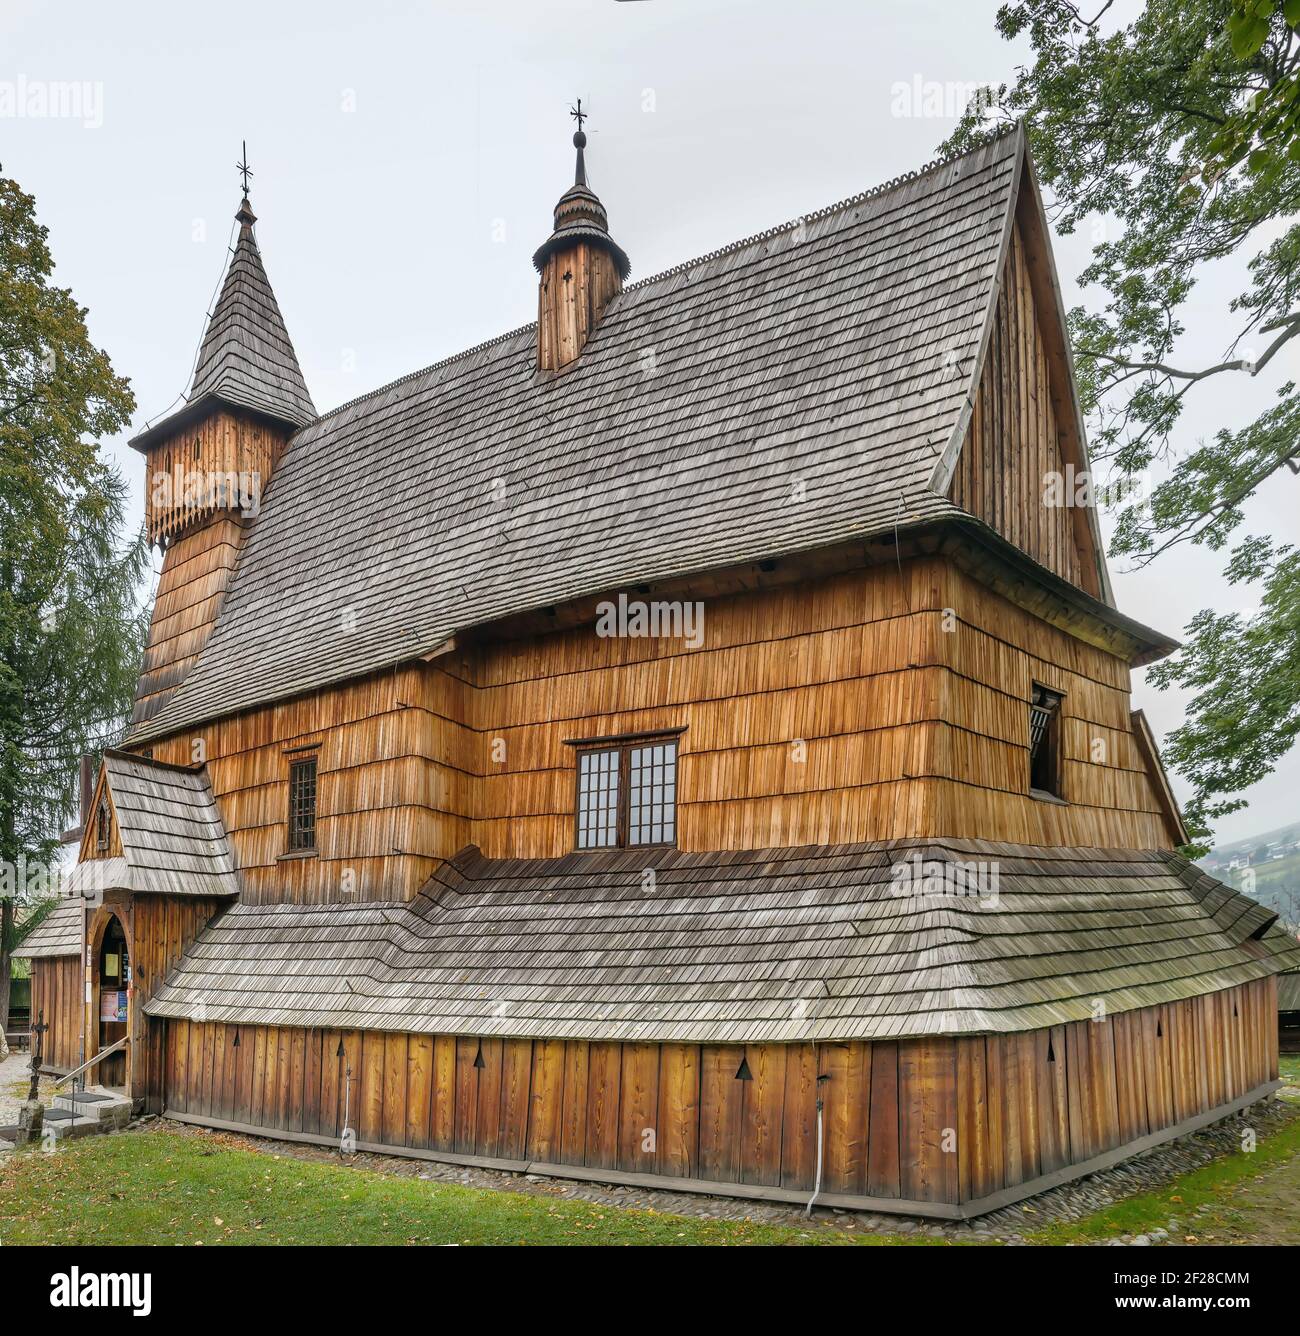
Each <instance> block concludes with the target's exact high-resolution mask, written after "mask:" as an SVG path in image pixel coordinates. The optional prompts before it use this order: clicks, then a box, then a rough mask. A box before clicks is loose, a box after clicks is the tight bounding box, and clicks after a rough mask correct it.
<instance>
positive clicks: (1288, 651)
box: [1151, 539, 1300, 842]
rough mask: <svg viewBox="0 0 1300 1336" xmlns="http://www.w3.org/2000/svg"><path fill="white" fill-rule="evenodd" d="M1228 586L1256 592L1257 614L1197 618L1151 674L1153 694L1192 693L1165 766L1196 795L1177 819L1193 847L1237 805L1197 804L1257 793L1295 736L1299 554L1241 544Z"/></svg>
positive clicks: (1258, 542) (1299, 679)
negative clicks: (1174, 689) (1191, 835)
mask: <svg viewBox="0 0 1300 1336" xmlns="http://www.w3.org/2000/svg"><path fill="white" fill-rule="evenodd" d="M1228 578H1229V580H1231V581H1232V583H1234V584H1242V583H1258V584H1259V585H1260V587H1261V599H1260V605H1259V611H1258V612H1257V613H1256V614H1255V615H1253V616H1251V617H1243V616H1242V615H1241V614H1240V613H1235V612H1234V613H1224V614H1220V613H1215V612H1213V611H1210V610H1209V609H1204V610H1202V611H1201V612H1198V613H1197V614H1196V616H1195V617H1194V618H1193V619H1192V622H1191V625H1190V626H1189V627H1188V637H1189V638H1188V640H1187V643H1186V645H1185V647H1184V649H1183V652H1182V653H1181V654H1179V655H1178V656H1177V657H1176V658H1173V659H1170V660H1167V661H1166V662H1164V663H1160V664H1156V666H1155V667H1154V668H1152V669H1151V680H1152V681H1153V682H1154V683H1155V684H1156V685H1157V686H1160V687H1167V686H1171V685H1173V684H1175V683H1176V684H1177V685H1179V686H1181V687H1184V688H1186V689H1187V690H1188V691H1190V692H1191V693H1192V695H1191V701H1190V705H1189V717H1188V719H1187V722H1186V723H1184V724H1183V726H1182V727H1181V728H1177V729H1175V730H1174V731H1173V732H1172V733H1171V734H1170V735H1169V737H1168V739H1167V740H1166V742H1165V759H1166V760H1167V761H1169V762H1170V763H1171V764H1172V765H1173V766H1174V767H1175V768H1176V769H1177V770H1178V772H1179V773H1180V774H1182V775H1185V776H1186V777H1187V778H1188V779H1190V780H1191V781H1192V783H1193V784H1194V785H1195V786H1196V797H1195V798H1194V799H1193V800H1192V802H1191V803H1189V804H1188V808H1187V812H1186V816H1187V820H1188V824H1189V826H1191V827H1193V828H1194V832H1195V834H1196V837H1197V839H1198V842H1200V841H1202V839H1203V836H1204V834H1205V833H1206V830H1207V828H1208V824H1209V822H1210V821H1211V820H1212V819H1213V818H1215V817H1218V816H1223V815H1225V814H1226V813H1228V812H1233V811H1236V810H1237V809H1239V808H1241V807H1243V806H1244V805H1245V803H1244V801H1243V800H1242V799H1240V798H1228V799H1221V800H1219V801H1217V802H1216V801H1212V800H1211V799H1209V798H1208V797H1207V796H1206V795H1208V794H1211V793H1215V792H1218V793H1229V794H1231V793H1239V792H1240V791H1241V790H1242V789H1244V788H1247V787H1249V786H1250V785H1251V784H1254V783H1257V782H1258V781H1259V780H1261V779H1263V778H1264V776H1265V775H1267V774H1269V773H1270V772H1271V771H1272V769H1273V767H1274V766H1275V765H1276V764H1277V762H1278V761H1279V760H1280V759H1281V758H1282V757H1283V756H1285V755H1286V753H1287V752H1288V751H1289V750H1290V749H1291V747H1292V746H1293V745H1294V743H1295V740H1296V737H1297V735H1300V551H1296V550H1295V549H1294V548H1291V547H1280V548H1277V549H1274V548H1273V545H1272V544H1271V543H1270V542H1269V541H1268V540H1267V539H1250V540H1248V541H1247V542H1245V543H1243V544H1242V545H1241V546H1240V547H1239V548H1237V550H1236V551H1235V552H1234V553H1233V555H1232V559H1231V561H1229V563H1228Z"/></svg>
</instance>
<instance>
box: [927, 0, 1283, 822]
mask: <svg viewBox="0 0 1300 1336" xmlns="http://www.w3.org/2000/svg"><path fill="white" fill-rule="evenodd" d="M1111 8H1112V4H1111V0H1098V11H1097V12H1096V13H1095V14H1094V15H1093V16H1092V17H1090V18H1087V17H1085V16H1084V15H1083V14H1081V13H1080V11H1079V10H1078V9H1077V8H1076V6H1075V5H1074V4H1072V3H1069V0H1017V2H1016V3H1011V4H1007V5H1004V6H1003V8H1002V9H1001V10H1000V11H999V13H998V18H997V24H998V28H999V30H1000V32H1001V33H1002V34H1003V36H1004V37H1006V38H1007V39H1008V40H1012V39H1021V38H1027V39H1028V41H1029V43H1030V45H1031V46H1032V49H1033V60H1032V62H1031V63H1030V64H1028V65H1026V66H1025V67H1024V68H1022V69H1020V70H1019V72H1018V75H1017V78H1016V80H1015V82H1014V84H1012V85H1003V86H1002V87H1001V88H1000V89H999V90H998V91H997V96H996V99H995V106H994V108H993V110H992V112H991V113H990V112H988V110H987V107H986V108H984V109H981V108H978V107H976V108H972V109H971V110H970V111H969V112H968V113H967V115H966V116H965V117H964V119H963V121H962V123H961V124H960V126H959V127H958V129H957V131H956V133H955V135H954V136H953V138H952V139H951V140H950V141H949V144H948V145H947V146H946V147H948V148H949V149H956V148H961V147H966V146H968V145H969V144H971V143H972V142H974V141H975V140H977V139H978V138H979V137H980V136H981V135H982V134H984V133H986V131H987V128H988V124H987V122H988V117H989V115H990V114H991V116H992V118H993V119H994V120H1012V119H1018V118H1019V119H1023V120H1024V123H1025V126H1026V132H1027V134H1028V136H1029V140H1030V144H1031V147H1032V149H1033V153H1034V159H1035V163H1036V165H1037V168H1038V170H1039V173H1040V175H1041V177H1042V179H1043V181H1044V183H1045V184H1046V186H1047V187H1048V188H1049V192H1050V195H1051V198H1052V203H1051V207H1050V212H1051V214H1052V217H1053V221H1054V223H1055V225H1056V226H1057V228H1058V229H1059V230H1061V231H1062V232H1067V233H1068V232H1072V231H1073V230H1074V229H1075V228H1077V227H1079V226H1080V225H1082V224H1083V223H1084V222H1085V220H1090V221H1092V222H1094V223H1095V224H1096V225H1097V226H1098V228H1099V235H1100V238H1101V239H1100V240H1099V241H1098V243H1097V244H1096V245H1095V246H1094V248H1093V255H1092V261H1091V263H1090V264H1089V265H1088V266H1087V267H1086V268H1085V270H1084V271H1083V273H1082V275H1081V276H1080V278H1081V281H1082V283H1083V284H1084V285H1085V286H1086V287H1092V288H1096V289H1100V292H1101V297H1100V300H1097V301H1093V302H1091V303H1090V305H1089V306H1088V307H1079V308H1076V309H1075V310H1073V311H1071V312H1070V313H1069V321H1070V332H1071V337H1072V342H1073V345H1074V350H1075V358H1076V363H1077V366H1078V374H1079V388H1080V393H1081V397H1082V406H1083V409H1084V411H1085V413H1086V414H1087V415H1088V418H1089V426H1090V439H1091V443H1092V455H1093V460H1094V463H1095V464H1097V463H1100V464H1101V465H1102V466H1103V467H1105V468H1107V469H1108V470H1109V471H1110V473H1111V476H1110V477H1109V478H1108V479H1107V480H1106V483H1107V486H1106V489H1105V490H1106V491H1107V492H1108V493H1109V494H1110V495H1117V496H1122V497H1124V498H1126V499H1125V500H1124V501H1123V502H1122V504H1121V506H1120V509H1119V512H1118V514H1117V516H1116V531H1115V537H1114V540H1113V543H1112V552H1113V553H1115V554H1118V555H1124V556H1127V557H1129V558H1130V559H1131V561H1133V562H1134V563H1135V564H1137V565H1139V566H1141V565H1145V564H1147V563H1149V562H1152V561H1154V560H1156V559H1157V558H1159V557H1161V556H1162V555H1163V554H1165V553H1167V552H1168V551H1169V550H1170V549H1171V548H1174V547H1176V546H1177V545H1178V544H1180V543H1184V542H1194V543H1200V544H1205V545H1207V546H1209V547H1211V548H1213V549H1219V548H1222V547H1224V546H1225V545H1226V544H1228V543H1229V542H1230V541H1239V546H1238V548H1237V551H1236V554H1234V556H1233V559H1232V562H1231V563H1230V568H1229V570H1230V577H1231V578H1232V579H1233V580H1234V581H1235V582H1245V581H1251V582H1254V581H1265V586H1264V590H1263V593H1262V598H1261V610H1260V612H1259V613H1258V614H1257V615H1256V616H1253V617H1240V616H1232V617H1219V616H1216V615H1215V614H1214V613H1213V612H1210V611H1204V612H1201V613H1200V614H1198V616H1197V618H1196V619H1195V620H1194V621H1193V623H1192V624H1191V626H1190V627H1189V628H1188V635H1189V637H1190V639H1189V642H1188V644H1187V646H1186V647H1185V649H1184V650H1183V651H1182V653H1181V654H1180V656H1179V658H1178V659H1177V660H1176V661H1175V662H1174V663H1173V664H1172V665H1167V666H1166V667H1165V668H1164V669H1163V670H1162V671H1160V672H1158V673H1156V674H1155V678H1156V680H1157V682H1158V683H1159V684H1161V685H1165V686H1168V685H1171V684H1173V683H1179V684H1181V685H1185V686H1189V687H1191V688H1192V689H1193V690H1194V691H1195V692H1196V695H1195V698H1194V701H1193V705H1192V718H1191V719H1190V720H1189V722H1188V723H1187V724H1186V725H1185V726H1184V727H1183V728H1182V729H1180V730H1178V731H1177V732H1176V733H1175V734H1174V735H1173V737H1172V739H1171V747H1170V753H1169V757H1170V759H1171V761H1172V762H1173V765H1174V768H1175V769H1177V770H1178V771H1179V773H1181V774H1182V775H1184V776H1185V777H1186V778H1188V779H1190V780H1191V781H1192V783H1193V784H1194V785H1195V797H1194V800H1193V802H1192V804H1191V815H1192V817H1193V819H1194V820H1195V821H1196V822H1197V823H1199V824H1200V825H1201V827H1202V833H1205V832H1204V822H1205V821H1206V820H1208V819H1209V818H1210V817H1212V816H1214V815H1216V814H1222V813H1224V812H1228V811H1231V810H1233V808H1234V807H1237V806H1240V805H1241V804H1240V803H1239V802H1238V801H1236V800H1232V799H1230V798H1229V797H1228V795H1232V794H1236V793H1239V792H1240V790H1241V789H1242V788H1243V787H1245V786H1246V785H1247V784H1250V783H1253V782H1255V781H1257V780H1259V779H1261V778H1263V777H1264V776H1265V775H1267V774H1268V773H1269V772H1270V771H1271V770H1272V768H1273V766H1274V764H1275V763H1276V761H1277V760H1278V759H1279V758H1280V757H1281V756H1282V755H1283V754H1284V753H1285V752H1286V750H1287V748H1288V747H1289V746H1290V745H1291V743H1292V742H1293V741H1294V738H1295V736H1296V732H1297V725H1296V711H1297V702H1298V701H1300V673H1298V672H1297V666H1296V657H1295V648H1294V640H1292V641H1291V642H1290V643H1289V644H1288V643H1287V642H1286V641H1285V640H1282V639H1279V637H1285V636H1287V635H1290V636H1292V637H1294V635H1295V630H1296V628H1295V612H1294V609H1295V606H1296V602H1297V599H1300V570H1298V569H1297V565H1296V562H1295V560H1294V557H1293V556H1290V555H1287V554H1286V553H1285V551H1282V552H1278V553H1276V554H1273V556H1272V557H1271V558H1270V559H1268V560H1264V559H1262V556H1261V554H1262V552H1263V550H1264V548H1265V547H1267V544H1264V546H1263V547H1261V545H1260V543H1258V542H1257V541H1256V540H1252V539H1249V538H1247V539H1245V540H1234V531H1235V530H1236V529H1237V528H1238V526H1239V525H1240V523H1241V520H1242V513H1243V511H1242V508H1243V506H1244V504H1245V502H1246V501H1247V499H1248V498H1250V497H1251V496H1252V495H1253V494H1254V493H1255V492H1256V491H1258V490H1259V489H1260V488H1261V487H1262V486H1264V485H1265V484H1266V483H1269V482H1270V480H1273V485H1274V486H1292V487H1294V486H1295V485H1296V484H1295V482H1294V477H1295V475H1297V474H1300V392H1298V391H1297V387H1296V385H1295V384H1294V383H1293V382H1291V381H1289V380H1288V381H1286V382H1285V383H1282V384H1279V385H1277V386H1275V387H1274V391H1275V399H1274V401H1273V402H1272V404H1271V405H1270V406H1269V407H1268V408H1267V409H1266V410H1265V411H1263V412H1260V413H1259V414H1257V415H1256V416H1255V418H1254V420H1253V421H1251V422H1249V423H1247V424H1246V425H1245V426H1242V427H1239V428H1230V427H1227V426H1222V427H1220V428H1219V429H1218V430H1216V431H1213V432H1212V434H1211V435H1209V436H1208V437H1207V438H1206V439H1204V440H1202V441H1201V442H1199V443H1198V444H1197V445H1196V446H1195V447H1194V448H1191V449H1187V450H1181V451H1180V450H1179V449H1178V448H1176V447H1175V444H1174V441H1173V434H1174V432H1175V429H1176V428H1177V427H1178V426H1179V424H1180V423H1181V422H1182V420H1183V417H1184V411H1185V410H1186V409H1187V408H1188V407H1189V406H1191V405H1194V404H1195V393H1196V390H1197V387H1198V386H1201V385H1204V384H1205V383H1206V382H1207V381H1208V380H1210V379H1212V378H1223V377H1229V378H1232V377H1236V378H1253V377H1257V376H1261V375H1263V374H1265V373H1266V371H1267V370H1268V369H1269V368H1270V366H1272V365H1273V364H1274V363H1275V359H1276V358H1277V356H1278V354H1279V353H1280V352H1281V351H1282V350H1283V349H1284V348H1286V347H1287V345H1288V344H1290V343H1291V341H1292V340H1294V339H1296V338H1297V336H1300V223H1297V222H1296V221H1295V220H1296V218H1297V216H1300V33H1297V25H1298V24H1300V0H1148V3H1147V4H1146V5H1145V6H1144V7H1143V9H1142V11H1141V12H1140V13H1139V14H1138V16H1137V17H1136V18H1135V19H1134V20H1133V21H1132V22H1131V23H1129V24H1127V25H1126V26H1119V27H1115V28H1114V29H1113V30H1110V31H1108V30H1106V28H1105V26H1104V24H1105V20H1106V18H1107V15H1108V13H1109V11H1110V10H1111ZM1234 257H1235V258H1237V259H1239V260H1240V259H1246V260H1247V272H1248V274H1249V281H1248V284H1247V286H1246V287H1245V289H1244V290H1243V291H1242V292H1240V293H1239V294H1238V295H1237V296H1236V298H1235V299H1233V300H1232V301H1231V302H1230V303H1229V305H1228V309H1227V310H1226V311H1222V312H1209V311H1205V310H1204V308H1203V307H1202V308H1197V307H1196V306H1194V305H1192V303H1193V302H1194V301H1195V300H1196V298H1197V283H1198V281H1199V280H1200V279H1201V278H1202V276H1203V275H1204V273H1205V272H1206V270H1207V268H1208V267H1209V266H1211V265H1213V264H1215V263H1216V262H1218V261H1222V260H1226V259H1229V258H1234ZM1193 313H1194V314H1195V318H1196V319H1198V320H1204V321H1205V322H1206V324H1207V326H1208V327H1209V328H1211V329H1213V328H1216V327H1217V328H1222V329H1224V330H1225V331H1226V332H1225V334H1224V339H1225V346H1224V348H1223V351H1222V354H1221V356H1220V357H1219V358H1218V359H1217V360H1215V361H1212V362H1210V363H1207V364H1206V365H1199V366H1197V365H1192V366H1188V365H1184V364H1183V363H1182V362H1181V361H1180V359H1179V357H1178V348H1179V345H1180V341H1181V339H1182V336H1183V334H1184V333H1185V329H1186V322H1187V320H1188V319H1190V318H1191V317H1192V314H1193ZM1210 322H1217V325H1216V324H1211V323H1210ZM1193 411H1195V410H1194V409H1193ZM1153 468H1159V469H1160V470H1161V471H1162V472H1163V474H1164V477H1163V480H1162V481H1161V482H1160V483H1159V485H1157V486H1154V487H1150V486H1143V485H1137V486H1135V485H1134V484H1135V483H1138V482H1141V481H1143V480H1144V478H1145V475H1147V474H1148V472H1149V471H1150V470H1152V469H1153Z"/></svg>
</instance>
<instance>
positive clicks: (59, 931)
mask: <svg viewBox="0 0 1300 1336" xmlns="http://www.w3.org/2000/svg"><path fill="white" fill-rule="evenodd" d="M85 909H86V904H85V901H84V900H82V898H81V896H79V895H78V896H74V897H70V898H68V899H65V900H62V901H60V902H59V904H58V905H56V906H55V907H54V908H53V909H52V910H51V911H50V912H49V913H48V914H47V915H46V916H45V917H44V918H43V919H42V920H41V922H40V924H39V925H38V926H37V927H36V928H34V929H33V930H32V932H31V934H30V935H29V936H28V937H26V938H25V939H24V940H23V943H22V945H21V946H19V947H18V948H17V950H15V951H14V955H15V956H17V957H19V958H21V959H27V960H44V959H46V958H48V957H50V956H79V955H80V954H81V937H82V933H83V932H84V931H85V927H84V924H85Z"/></svg>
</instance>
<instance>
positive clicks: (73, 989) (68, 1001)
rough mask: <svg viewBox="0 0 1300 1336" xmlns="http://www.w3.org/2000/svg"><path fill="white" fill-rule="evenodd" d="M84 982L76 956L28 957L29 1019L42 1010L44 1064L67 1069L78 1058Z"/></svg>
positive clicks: (78, 958)
mask: <svg viewBox="0 0 1300 1336" xmlns="http://www.w3.org/2000/svg"><path fill="white" fill-rule="evenodd" d="M85 991H86V990H85V985H84V983H83V980H82V973H81V957H80V956H38V957H36V958H35V959H34V960H33V961H32V1021H33V1023H34V1022H35V1021H36V1017H37V1015H38V1013H39V1012H40V1011H42V1010H44V1012H45V1024H46V1025H48V1026H49V1027H50V1028H49V1030H48V1031H47V1032H46V1034H45V1041H44V1057H43V1061H44V1063H45V1066H47V1067H54V1068H56V1069H57V1070H59V1071H64V1072H67V1071H71V1070H72V1069H73V1068H74V1067H75V1066H77V1065H78V1063H80V1061H81V1057H80V1054H81V1025H82V1016H83V1014H84V1011H85V1006H84V998H85Z"/></svg>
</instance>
